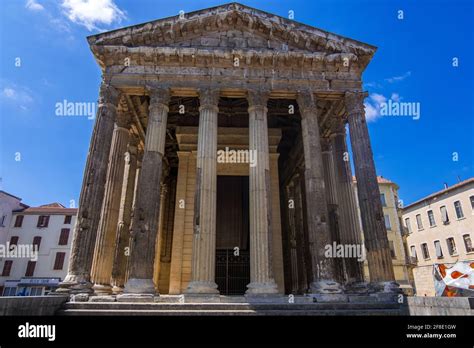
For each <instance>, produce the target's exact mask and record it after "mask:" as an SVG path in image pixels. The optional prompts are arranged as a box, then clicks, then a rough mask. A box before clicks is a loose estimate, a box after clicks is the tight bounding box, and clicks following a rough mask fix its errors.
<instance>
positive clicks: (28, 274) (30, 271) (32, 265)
mask: <svg viewBox="0 0 474 348" xmlns="http://www.w3.org/2000/svg"><path fill="white" fill-rule="evenodd" d="M35 267H36V261H28V265H27V266H26V272H25V277H33V274H34V273H35Z"/></svg>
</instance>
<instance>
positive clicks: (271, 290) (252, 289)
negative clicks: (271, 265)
mask: <svg viewBox="0 0 474 348" xmlns="http://www.w3.org/2000/svg"><path fill="white" fill-rule="evenodd" d="M259 295H278V286H277V285H276V283H275V281H274V280H271V281H269V282H266V283H256V282H252V283H250V284H248V285H247V291H246V292H245V296H246V297H247V296H259Z"/></svg>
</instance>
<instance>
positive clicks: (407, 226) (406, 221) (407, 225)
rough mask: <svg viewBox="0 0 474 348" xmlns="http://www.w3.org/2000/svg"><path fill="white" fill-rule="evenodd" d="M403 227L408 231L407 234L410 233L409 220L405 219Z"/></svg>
mask: <svg viewBox="0 0 474 348" xmlns="http://www.w3.org/2000/svg"><path fill="white" fill-rule="evenodd" d="M405 226H406V228H407V229H408V233H411V225H410V218H406V219H405Z"/></svg>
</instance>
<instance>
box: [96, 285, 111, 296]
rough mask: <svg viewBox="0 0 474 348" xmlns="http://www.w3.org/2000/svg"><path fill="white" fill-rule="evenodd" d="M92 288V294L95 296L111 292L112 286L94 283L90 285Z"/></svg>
mask: <svg viewBox="0 0 474 348" xmlns="http://www.w3.org/2000/svg"><path fill="white" fill-rule="evenodd" d="M92 290H94V295H97V296H103V295H110V294H112V287H111V286H110V285H105V284H97V283H96V284H94V286H93V287H92Z"/></svg>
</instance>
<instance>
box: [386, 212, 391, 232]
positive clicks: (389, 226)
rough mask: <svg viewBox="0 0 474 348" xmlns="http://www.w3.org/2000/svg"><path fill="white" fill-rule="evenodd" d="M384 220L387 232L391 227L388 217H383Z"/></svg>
mask: <svg viewBox="0 0 474 348" xmlns="http://www.w3.org/2000/svg"><path fill="white" fill-rule="evenodd" d="M384 219H385V227H386V228H387V230H391V229H392V225H391V224H390V216H389V215H384Z"/></svg>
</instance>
